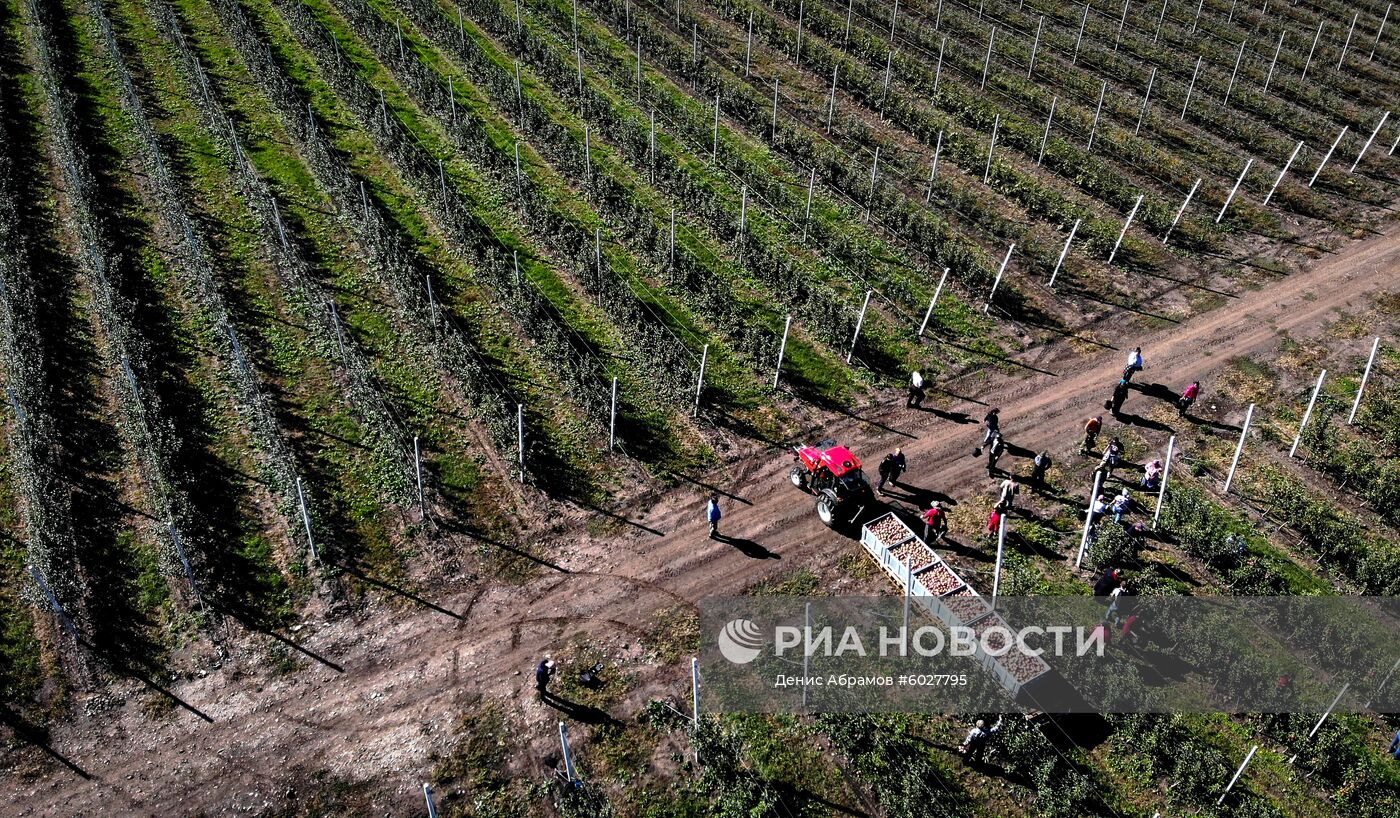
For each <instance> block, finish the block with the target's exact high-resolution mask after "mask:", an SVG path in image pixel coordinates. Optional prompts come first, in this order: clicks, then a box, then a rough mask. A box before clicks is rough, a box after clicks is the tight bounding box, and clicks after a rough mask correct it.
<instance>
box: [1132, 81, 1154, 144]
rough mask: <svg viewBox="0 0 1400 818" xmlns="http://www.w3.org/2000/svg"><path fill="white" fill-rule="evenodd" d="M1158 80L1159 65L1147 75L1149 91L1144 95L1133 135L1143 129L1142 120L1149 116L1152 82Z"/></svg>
mask: <svg viewBox="0 0 1400 818" xmlns="http://www.w3.org/2000/svg"><path fill="white" fill-rule="evenodd" d="M1156 81H1157V66H1155V65H1154V66H1152V73H1150V74H1148V75H1147V92H1146V93H1144V94H1143V95H1142V110H1140V111H1138V118H1137V124H1136V125H1134V126H1133V136H1137V135H1138V133H1139V132H1140V131H1142V120H1143V119H1145V118H1146V117H1147V106H1148V105H1149V104H1151V102H1152V84H1153V83H1154V82H1156Z"/></svg>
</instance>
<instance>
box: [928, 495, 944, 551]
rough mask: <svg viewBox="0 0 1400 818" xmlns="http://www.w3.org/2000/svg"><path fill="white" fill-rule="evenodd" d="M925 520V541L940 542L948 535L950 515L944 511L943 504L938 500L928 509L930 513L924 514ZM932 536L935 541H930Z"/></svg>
mask: <svg viewBox="0 0 1400 818" xmlns="http://www.w3.org/2000/svg"><path fill="white" fill-rule="evenodd" d="M923 519H924V541H925V542H930V543H933V542H938V541H939V540H941V539H943V535H945V534H947V533H948V513H947V512H946V511H944V510H943V504H942V503H940V502H938V501H937V500H934V501H933V504H932V505H930V506H929V507H928V511H925V512H924V514H923ZM930 536H932V537H933V539H929V537H930Z"/></svg>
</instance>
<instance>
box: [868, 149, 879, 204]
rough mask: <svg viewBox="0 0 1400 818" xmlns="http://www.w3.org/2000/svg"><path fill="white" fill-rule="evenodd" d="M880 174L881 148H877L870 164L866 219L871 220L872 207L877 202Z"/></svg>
mask: <svg viewBox="0 0 1400 818" xmlns="http://www.w3.org/2000/svg"><path fill="white" fill-rule="evenodd" d="M879 173H880V146H879V145H876V146H875V158H874V159H873V160H871V162H870V190H869V191H868V192H867V193H866V194H865V218H867V219H869V218H870V205H871V203H872V202H873V201H874V200H875V180H876V179H878V178H879Z"/></svg>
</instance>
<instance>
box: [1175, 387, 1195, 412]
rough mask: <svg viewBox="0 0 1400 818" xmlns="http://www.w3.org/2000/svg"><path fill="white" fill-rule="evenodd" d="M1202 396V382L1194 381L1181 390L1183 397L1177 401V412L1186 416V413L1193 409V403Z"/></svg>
mask: <svg viewBox="0 0 1400 818" xmlns="http://www.w3.org/2000/svg"><path fill="white" fill-rule="evenodd" d="M1200 396H1201V382H1200V381H1192V382H1191V385H1190V386H1188V387H1186V388H1185V389H1184V390H1182V392H1181V397H1180V398H1177V401H1176V413H1177V415H1179V416H1181V417H1186V413H1187V412H1189V411H1190V410H1191V405H1192V404H1194V403H1195V402H1196V398H1199V397H1200Z"/></svg>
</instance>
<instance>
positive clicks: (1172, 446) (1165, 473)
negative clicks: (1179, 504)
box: [1152, 435, 1176, 530]
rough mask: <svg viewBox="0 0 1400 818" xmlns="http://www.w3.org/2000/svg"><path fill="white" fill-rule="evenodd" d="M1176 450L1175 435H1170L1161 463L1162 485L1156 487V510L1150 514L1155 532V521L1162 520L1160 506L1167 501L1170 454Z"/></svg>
mask: <svg viewBox="0 0 1400 818" xmlns="http://www.w3.org/2000/svg"><path fill="white" fill-rule="evenodd" d="M1175 450H1176V435H1172V436H1171V439H1170V440H1168V441H1167V459H1166V460H1163V461H1162V485H1160V486H1158V487H1157V509H1156V510H1155V511H1153V512H1152V528H1153V530H1156V528H1157V521H1158V520H1160V519H1161V518H1162V506H1163V505H1164V504H1165V503H1166V501H1167V478H1169V477H1170V476H1171V471H1172V452H1173V451H1175Z"/></svg>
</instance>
